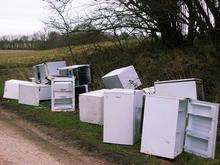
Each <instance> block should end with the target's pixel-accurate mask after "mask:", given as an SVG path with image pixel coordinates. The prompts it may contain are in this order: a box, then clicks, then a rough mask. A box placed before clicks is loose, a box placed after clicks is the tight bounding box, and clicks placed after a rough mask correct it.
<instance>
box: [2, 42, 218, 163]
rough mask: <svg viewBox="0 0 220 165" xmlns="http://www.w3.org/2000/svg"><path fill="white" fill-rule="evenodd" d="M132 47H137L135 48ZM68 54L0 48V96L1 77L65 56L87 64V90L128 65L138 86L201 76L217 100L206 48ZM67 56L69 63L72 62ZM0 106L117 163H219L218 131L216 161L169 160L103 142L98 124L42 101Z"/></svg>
mask: <svg viewBox="0 0 220 165" xmlns="http://www.w3.org/2000/svg"><path fill="white" fill-rule="evenodd" d="M137 50H138V51H137ZM74 52H75V55H74V58H72V57H69V56H68V55H67V53H66V50H65V49H54V50H47V51H0V96H2V94H3V87H4V81H5V80H7V79H12V78H13V79H28V77H30V76H31V71H30V67H31V66H32V65H33V64H37V63H41V62H45V61H50V60H60V59H64V60H67V62H68V64H72V63H90V64H92V67H93V78H94V80H93V83H92V88H93V89H100V88H102V87H103V84H102V81H101V76H102V75H104V74H105V73H107V72H109V71H110V70H112V69H114V68H118V67H121V66H127V65H130V64H133V65H134V66H135V68H136V69H137V71H138V73H139V75H140V77H141V79H142V82H143V84H144V85H143V86H150V85H152V84H153V82H154V81H156V80H158V79H159V80H164V79H174V78H188V77H198V78H202V79H203V80H204V87H205V92H206V98H207V100H209V101H213V102H219V101H220V92H219V91H220V86H219V85H220V84H219V82H220V80H219V78H220V75H219V68H220V67H219V66H220V65H219V61H218V58H217V56H215V55H212V54H213V53H212V52H208V51H207V52H206V53H205V55H204V54H202V52H200V51H199V50H194V49H192V50H190V49H176V50H172V51H170V50H163V49H162V48H158V49H156V48H154V47H150V46H149V45H145V46H144V47H143V46H137V45H135V44H133V45H132V44H131V46H129V48H128V49H127V50H126V51H119V50H117V49H116V48H114V47H113V46H112V44H109V43H107V44H106V45H104V46H103V45H96V47H93V45H86V46H83V47H80V46H78V47H74ZM73 59H74V60H75V61H73ZM0 104H1V105H2V106H3V107H6V108H8V109H10V110H11V111H12V112H14V113H17V114H19V115H20V116H22V117H24V118H25V119H27V120H30V121H32V122H36V123H38V124H40V125H44V126H46V127H48V128H50V127H51V128H54V129H56V136H57V138H60V139H61V140H62V139H65V140H66V141H68V142H70V143H71V145H73V146H75V147H78V148H80V149H81V150H83V151H84V152H86V153H90V154H91V153H93V154H94V155H95V156H100V157H104V158H106V159H108V160H110V161H113V162H117V163H123V164H146V163H149V164H165V163H174V164H220V139H219V137H220V136H219V132H218V139H217V145H216V146H217V147H216V159H215V160H209V159H203V158H201V157H197V156H195V155H192V154H187V153H183V154H181V155H180V156H178V157H177V158H176V159H175V160H172V161H171V160H167V159H162V158H158V157H155V156H149V155H144V154H141V153H140V152H139V150H140V142H139V143H137V144H135V145H134V146H121V145H113V144H105V143H103V142H102V127H101V126H97V125H93V124H87V123H83V122H80V121H79V115H78V112H74V113H52V112H51V111H50V106H49V103H48V102H43V103H41V105H40V106H39V107H33V106H25V105H20V104H18V103H17V102H16V101H8V100H1V101H0Z"/></svg>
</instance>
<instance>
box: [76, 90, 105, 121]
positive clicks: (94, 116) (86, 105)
mask: <svg viewBox="0 0 220 165" xmlns="http://www.w3.org/2000/svg"><path fill="white" fill-rule="evenodd" d="M106 90H107V89H101V90H97V91H91V92H87V93H83V94H80V95H79V112H80V113H79V116H80V121H82V122H87V123H92V124H99V125H102V124H103V107H104V91H106Z"/></svg>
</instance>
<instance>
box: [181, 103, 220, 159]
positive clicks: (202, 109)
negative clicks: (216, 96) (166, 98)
mask: <svg viewBox="0 0 220 165" xmlns="http://www.w3.org/2000/svg"><path fill="white" fill-rule="evenodd" d="M218 111H219V104H213V103H209V102H204V101H197V100H190V102H189V105H188V115H189V116H188V125H187V128H186V137H185V146H184V150H185V151H186V152H189V153H193V154H196V155H198V156H202V157H205V158H213V159H214V157H215V145H216V134H217V124H218Z"/></svg>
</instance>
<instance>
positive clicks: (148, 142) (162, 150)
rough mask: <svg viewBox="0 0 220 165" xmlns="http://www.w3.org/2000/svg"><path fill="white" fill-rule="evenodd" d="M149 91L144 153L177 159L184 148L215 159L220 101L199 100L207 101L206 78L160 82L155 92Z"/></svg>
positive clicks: (145, 119)
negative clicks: (203, 82) (205, 95)
mask: <svg viewBox="0 0 220 165" xmlns="http://www.w3.org/2000/svg"><path fill="white" fill-rule="evenodd" d="M151 89H153V87H151ZM146 91H148V92H146V98H145V108H144V119H143V129H142V140H141V152H142V153H145V154H150V155H156V156H161V157H165V158H170V159H174V158H175V157H176V156H177V155H179V154H180V153H182V151H183V150H184V151H186V152H190V153H193V154H195V155H198V156H202V157H205V158H214V155H215V143H216V134H217V122H218V111H219V104H214V103H210V102H205V101H200V100H198V99H201V100H204V92H203V86H202V80H200V79H194V78H193V79H180V80H169V81H157V82H155V83H154V93H151V92H149V88H148V89H147V90H146ZM152 128H153V129H152ZM165 128H166V129H165Z"/></svg>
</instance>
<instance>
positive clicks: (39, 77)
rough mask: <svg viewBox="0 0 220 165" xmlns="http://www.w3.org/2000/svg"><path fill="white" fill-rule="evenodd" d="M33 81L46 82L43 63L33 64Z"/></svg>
mask: <svg viewBox="0 0 220 165" xmlns="http://www.w3.org/2000/svg"><path fill="white" fill-rule="evenodd" d="M33 75H34V82H36V83H38V84H48V83H49V80H48V79H47V77H48V74H47V68H46V65H45V64H38V65H35V66H33Z"/></svg>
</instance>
